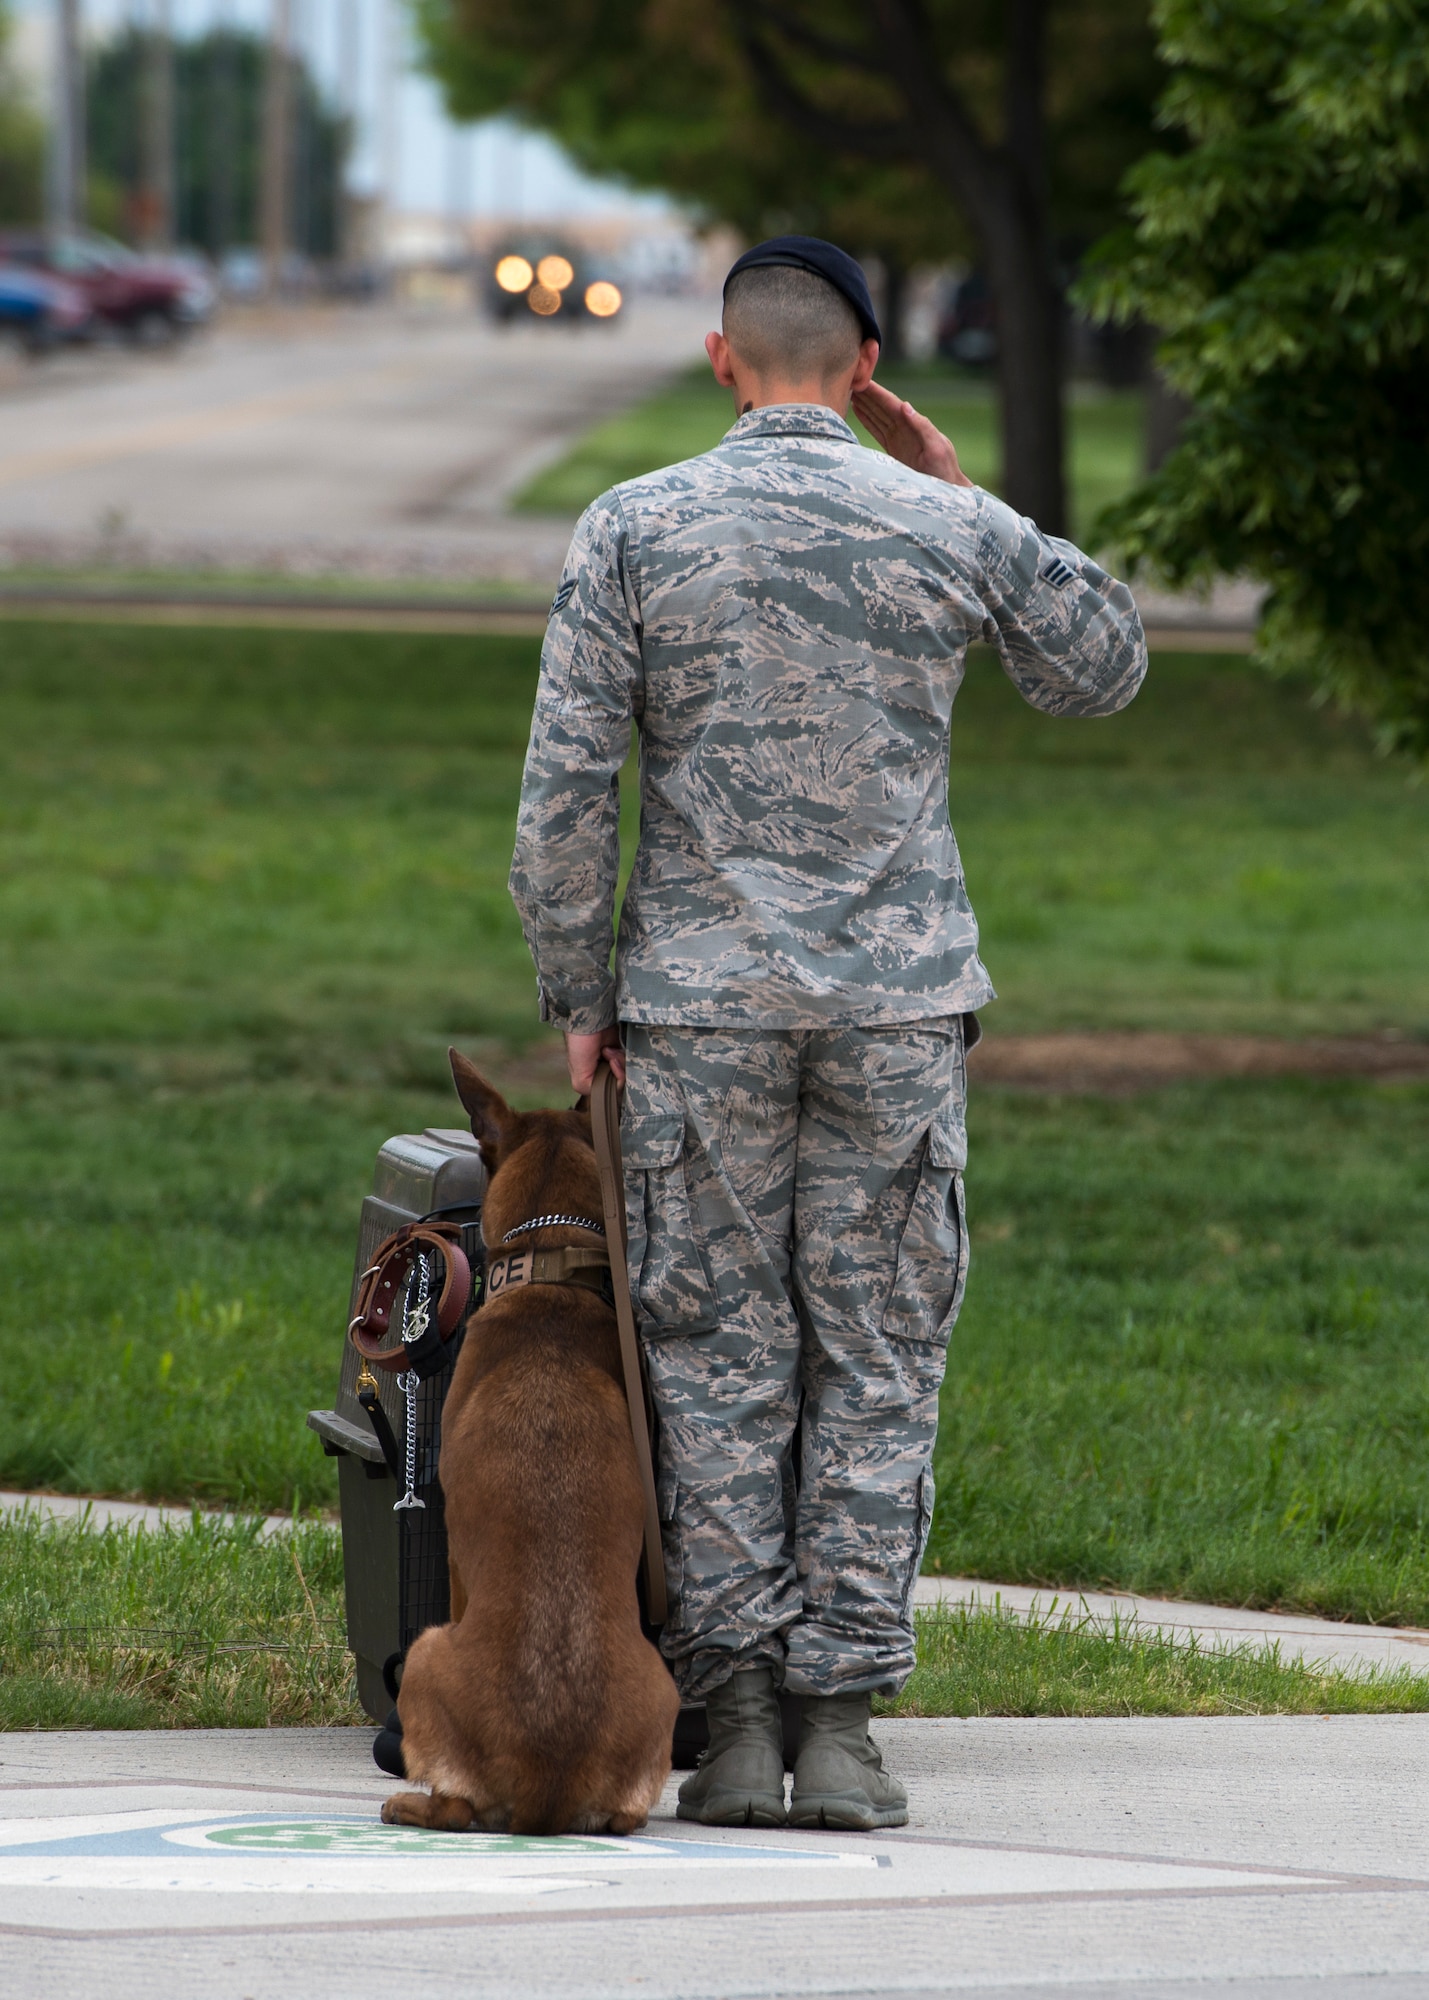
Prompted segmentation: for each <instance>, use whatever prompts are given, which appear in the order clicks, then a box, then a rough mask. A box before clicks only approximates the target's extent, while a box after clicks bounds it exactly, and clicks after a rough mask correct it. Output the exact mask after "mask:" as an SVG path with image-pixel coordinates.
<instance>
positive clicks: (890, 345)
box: [879, 255, 908, 362]
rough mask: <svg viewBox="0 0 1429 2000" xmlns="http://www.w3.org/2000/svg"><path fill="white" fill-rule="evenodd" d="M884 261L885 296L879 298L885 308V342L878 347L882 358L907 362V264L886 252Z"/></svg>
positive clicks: (882, 312)
mask: <svg viewBox="0 0 1429 2000" xmlns="http://www.w3.org/2000/svg"><path fill="white" fill-rule="evenodd" d="M881 262H882V264H883V297H882V298H881V300H880V301H879V304H880V306H881V307H882V311H881V313H880V315H879V317H880V319H881V321H882V331H883V345H882V347H881V348H880V349H879V360H880V361H895V362H896V361H906V360H907V359H908V267H907V266H906V264H901V263H900V262H899V261H898V259H897V258H896V257H890V256H887V255H885V256H884V257H883V258H882V259H881Z"/></svg>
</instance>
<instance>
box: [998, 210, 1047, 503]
mask: <svg viewBox="0 0 1429 2000" xmlns="http://www.w3.org/2000/svg"><path fill="white" fill-rule="evenodd" d="M1020 220H1021V225H1022V226H1020V227H1019V226H1018V223H1016V222H1014V221H1013V219H1012V217H1011V216H1009V218H1008V226H1007V227H1006V228H1005V229H1003V230H1000V231H996V232H994V233H992V234H990V235H989V237H988V241H987V245H986V254H987V266H988V279H989V281H990V283H991V285H992V290H993V295H994V297H995V298H996V300H997V344H998V345H997V353H998V368H997V373H998V387H999V390H1000V392H1001V409H1000V411H999V416H1000V420H1001V432H1002V494H1003V498H1004V499H1005V500H1006V501H1007V504H1008V505H1009V507H1015V508H1016V509H1017V511H1018V513H1019V514H1030V515H1031V516H1032V519H1033V520H1034V521H1035V522H1036V523H1037V525H1038V527H1039V528H1041V529H1042V531H1043V533H1044V534H1048V535H1063V534H1065V533H1066V531H1067V495H1066V485H1065V476H1064V469H1063V432H1064V424H1063V415H1062V352H1061V349H1062V342H1061V308H1060V302H1059V300H1058V298H1057V292H1056V287H1055V285H1054V283H1053V280H1052V273H1051V270H1050V268H1049V264H1050V259H1049V258H1048V256H1047V250H1046V243H1045V239H1044V238H1043V236H1042V234H1041V232H1040V231H1038V230H1036V229H1035V228H1028V227H1027V218H1026V217H1025V215H1024V216H1023V217H1022V218H1020Z"/></svg>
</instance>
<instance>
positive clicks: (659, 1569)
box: [590, 1058, 669, 1625]
mask: <svg viewBox="0 0 1429 2000" xmlns="http://www.w3.org/2000/svg"><path fill="white" fill-rule="evenodd" d="M590 1123H591V1135H592V1137H593V1138H594V1140H595V1161H596V1166H597V1167H598V1168H599V1170H600V1200H601V1207H602V1208H603V1209H604V1211H605V1237H606V1242H607V1243H608V1244H609V1246H610V1277H611V1283H612V1286H613V1289H614V1292H615V1323H616V1326H617V1327H618V1328H619V1331H620V1366H621V1370H622V1372H623V1374H624V1376H625V1401H626V1404H627V1406H628V1408H629V1410H630V1438H631V1442H632V1443H633V1444H634V1446H635V1466H636V1470H637V1471H638V1472H639V1474H640V1488H641V1491H642V1492H643V1494H644V1496H645V1555H644V1565H643V1567H644V1576H645V1615H646V1617H647V1618H648V1619H649V1621H650V1623H651V1624H652V1625H663V1624H664V1623H665V1619H666V1617H667V1616H668V1614H669V1605H668V1602H667V1599H666V1596H665V1555H664V1550H663V1547H662V1545H661V1541H660V1507H659V1502H658V1501H657V1499H656V1497H655V1468H654V1465H653V1464H652V1462H651V1458H650V1407H649V1402H648V1400H647V1397H646V1392H645V1371H644V1369H643V1368H642V1366H641V1363H640V1343H639V1341H638V1340H637V1339H636V1336H635V1308H634V1306H633V1305H632V1303H631V1298H630V1266H629V1262H628V1251H629V1244H630V1239H629V1237H628V1236H627V1234H626V1229H625V1171H624V1166H623V1163H622V1161H621V1157H620V1085H619V1084H618V1083H617V1082H616V1080H615V1072H614V1070H613V1069H612V1068H611V1067H610V1064H609V1063H608V1062H606V1061H605V1060H604V1058H602V1060H601V1062H600V1065H599V1067H598V1068H597V1070H596V1073H595V1082H594V1083H593V1084H592V1085H591V1093H590Z"/></svg>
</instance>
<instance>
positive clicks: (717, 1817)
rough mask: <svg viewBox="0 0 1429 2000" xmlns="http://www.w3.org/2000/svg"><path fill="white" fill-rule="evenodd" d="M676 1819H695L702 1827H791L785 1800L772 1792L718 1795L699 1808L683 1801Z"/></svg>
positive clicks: (717, 1793) (706, 1800) (677, 1809)
mask: <svg viewBox="0 0 1429 2000" xmlns="http://www.w3.org/2000/svg"><path fill="white" fill-rule="evenodd" d="M675 1817H676V1819H688V1820H693V1821H694V1822H695V1823H696V1825H698V1826H787V1825H788V1824H789V1816H788V1814H787V1813H786V1812H785V1810H784V1801H783V1800H782V1799H776V1798H775V1797H774V1796H773V1794H772V1793H771V1794H770V1795H769V1796H767V1797H764V1798H761V1797H759V1796H758V1795H755V1796H751V1795H750V1794H749V1793H748V1792H715V1793H714V1794H713V1795H712V1796H711V1797H710V1798H707V1799H704V1800H702V1801H701V1803H700V1804H699V1805H697V1806H687V1805H685V1804H684V1803H683V1802H682V1803H681V1804H679V1805H677V1806H676V1807H675Z"/></svg>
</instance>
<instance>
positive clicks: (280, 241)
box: [262, 0, 292, 298]
mask: <svg viewBox="0 0 1429 2000" xmlns="http://www.w3.org/2000/svg"><path fill="white" fill-rule="evenodd" d="M272 5H273V12H272V17H271V21H270V25H269V31H268V64H267V69H266V71H265V73H264V78H263V189H262V195H263V201H262V235H263V273H264V288H265V290H266V291H267V293H268V296H269V298H274V297H276V296H277V293H278V289H279V287H280V285H281V284H282V279H283V258H284V256H285V254H286V252H287V248H288V162H289V127H290V125H291V123H292V119H291V115H290V104H291V98H292V74H291V70H290V67H289V56H288V0H272Z"/></svg>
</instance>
